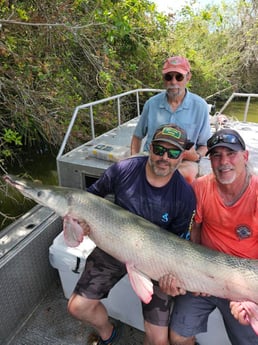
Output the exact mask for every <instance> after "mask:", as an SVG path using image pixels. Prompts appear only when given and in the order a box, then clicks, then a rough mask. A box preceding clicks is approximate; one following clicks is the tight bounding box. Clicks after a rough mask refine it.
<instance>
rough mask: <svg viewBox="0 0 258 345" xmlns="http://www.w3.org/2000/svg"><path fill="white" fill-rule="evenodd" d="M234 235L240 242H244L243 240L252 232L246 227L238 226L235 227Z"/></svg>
mask: <svg viewBox="0 0 258 345" xmlns="http://www.w3.org/2000/svg"><path fill="white" fill-rule="evenodd" d="M236 234H237V237H238V238H240V240H244V239H245V238H249V237H251V236H252V230H251V229H249V227H248V226H246V225H238V226H237V227H236Z"/></svg>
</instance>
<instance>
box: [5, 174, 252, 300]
mask: <svg viewBox="0 0 258 345" xmlns="http://www.w3.org/2000/svg"><path fill="white" fill-rule="evenodd" d="M4 180H5V181H6V182H7V183H9V184H10V185H12V186H13V187H15V188H17V189H18V190H19V191H20V192H21V193H22V194H23V195H24V196H25V197H28V198H30V199H33V200H34V201H35V202H37V203H39V204H41V205H43V206H46V207H48V208H50V209H52V210H53V211H55V212H56V214H58V215H59V216H61V217H63V218H67V217H68V218H69V217H70V218H71V219H74V220H76V219H78V220H80V221H81V220H83V221H85V222H87V223H88V224H89V226H90V229H91V230H90V234H89V237H90V238H91V239H92V240H93V241H94V242H95V244H96V246H98V247H99V248H101V249H102V250H104V251H105V252H107V253H108V254H110V255H112V256H113V257H115V258H117V259H118V260H120V261H121V262H123V263H125V264H126V267H127V271H128V275H129V279H130V281H131V283H132V286H133V289H134V290H135V292H136V294H137V295H138V296H139V297H140V298H141V299H142V300H143V301H144V302H145V303H148V302H149V301H150V300H151V296H152V293H153V290H152V283H151V279H153V280H156V281H158V280H159V279H160V278H161V277H162V276H163V275H165V274H168V273H172V274H173V275H174V276H175V277H176V278H177V280H178V281H179V282H180V287H182V288H184V289H185V290H187V291H192V292H203V293H207V294H210V295H214V296H217V297H222V298H227V299H229V300H233V301H252V302H255V303H258V260H251V259H243V258H238V257H234V256H230V255H227V254H224V253H220V252H217V251H214V250H211V249H208V248H206V247H204V246H201V245H198V244H194V243H192V242H190V241H187V240H184V239H181V238H179V237H178V236H176V235H174V234H172V233H170V232H168V231H166V230H164V229H161V228H160V227H158V226H156V225H154V224H153V223H151V222H149V221H147V220H146V219H143V218H142V217H139V216H137V215H135V214H133V213H131V212H129V211H127V210H124V209H122V208H121V207H119V206H118V205H115V204H114V203H112V202H110V201H108V200H106V199H104V198H101V197H99V196H96V195H94V194H91V193H88V192H86V191H84V190H79V189H72V188H66V187H54V186H44V185H40V184H36V183H33V182H30V181H26V180H23V179H20V178H16V177H14V176H11V175H6V176H5V177H4ZM150 278H151V279H150Z"/></svg>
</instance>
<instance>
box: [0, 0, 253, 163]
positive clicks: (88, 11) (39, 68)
mask: <svg viewBox="0 0 258 345" xmlns="http://www.w3.org/2000/svg"><path fill="white" fill-rule="evenodd" d="M196 3H198V1H195V0H192V1H191V0H190V1H189V3H188V4H187V5H186V6H185V7H184V8H183V9H182V10H181V11H180V12H179V13H169V14H167V15H165V14H161V13H159V12H157V11H156V8H155V5H154V4H153V3H152V2H151V1H148V0H120V1H119V0H65V1H63V0H62V1H61V0H54V1H52V0H51V1H50V0H41V1H36V0H26V1H25V0H23V1H18V0H9V1H8V0H0V16H1V19H0V25H1V26H0V62H1V64H0V71H1V74H0V119H1V126H2V127H1V128H2V133H0V138H2V143H3V142H4V143H5V148H7V149H8V145H9V146H10V147H11V148H13V147H15V148H17V147H19V146H14V143H15V138H16V136H17V138H18V137H19V138H21V139H20V141H21V143H22V144H23V146H25V147H26V148H27V147H28V148H33V149H37V150H40V149H42V148H43V149H44V147H45V146H46V144H49V145H50V146H54V147H56V148H58V147H59V146H60V143H61V141H62V139H63V136H64V134H65V132H66V129H67V126H68V123H69V121H70V118H71V114H72V112H73V110H74V108H75V107H76V106H77V105H79V104H83V103H88V102H91V101H95V100H97V99H101V98H104V97H108V96H111V95H114V94H117V93H120V92H124V91H127V90H130V89H135V88H141V87H156V88H161V87H162V86H163V85H162V80H161V68H162V64H163V62H164V60H165V59H166V58H167V57H168V56H170V55H172V54H178V55H185V56H187V57H188V59H189V60H190V62H191V65H192V72H193V78H192V80H191V84H190V85H189V87H190V88H191V90H192V91H194V92H196V93H198V94H200V95H201V96H203V97H207V96H209V95H213V94H216V93H218V94H219V95H220V96H221V94H220V91H221V90H229V91H228V93H231V92H232V89H236V90H238V91H252V92H257V90H258V81H257V78H256V75H257V65H258V64H257V36H258V35H257V26H258V25H257V5H256V0H254V1H244V0H239V1H238V2H237V4H235V3H234V4H233V5H227V4H226V3H222V5H221V6H207V7H206V8H198V7H196V6H195V5H196ZM224 94H225V95H226V93H224ZM221 97H222V96H221ZM126 106H127V108H128V109H127V112H128V114H131V116H133V115H134V114H133V113H132V112H131V109H130V104H129V103H128V104H127V105H126ZM97 111H98V112H97V113H96V114H95V115H96V117H97V120H96V122H97V124H98V125H99V131H100V132H101V131H103V130H106V129H107V128H108V127H109V126H110V124H111V123H112V117H113V108H112V106H111V105H110V107H109V106H108V107H107V108H106V109H104V110H103V109H97ZM83 116H84V118H81V119H80V120H79V121H78V123H76V125H75V131H74V132H73V142H77V141H85V140H87V139H89V135H90V133H89V128H90V126H89V123H88V122H87V120H86V118H87V114H84V115H83ZM4 130H6V131H7V132H8V131H9V130H11V131H12V134H13V135H14V141H13V142H12V143H7V142H5V139H4ZM97 134H99V133H97ZM1 136H2V137H1ZM18 152H19V151H18ZM2 155H3V152H2V153H1V154H0V158H1V156H2ZM12 156H13V155H12Z"/></svg>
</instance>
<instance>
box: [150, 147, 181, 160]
mask: <svg viewBox="0 0 258 345" xmlns="http://www.w3.org/2000/svg"><path fill="white" fill-rule="evenodd" d="M152 151H153V153H154V154H155V155H156V156H160V157H162V156H164V154H165V152H167V154H168V158H171V159H177V158H178V157H179V156H180V155H181V153H182V151H181V150H178V149H167V148H166V147H164V146H161V145H156V144H152Z"/></svg>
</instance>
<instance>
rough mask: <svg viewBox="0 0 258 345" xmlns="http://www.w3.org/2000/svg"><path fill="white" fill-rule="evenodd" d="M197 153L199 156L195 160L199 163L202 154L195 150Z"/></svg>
mask: <svg viewBox="0 0 258 345" xmlns="http://www.w3.org/2000/svg"><path fill="white" fill-rule="evenodd" d="M196 153H197V155H198V156H199V158H198V159H197V160H196V161H195V162H196V163H199V162H200V160H201V158H202V155H201V154H200V152H198V151H196Z"/></svg>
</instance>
